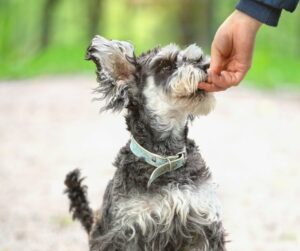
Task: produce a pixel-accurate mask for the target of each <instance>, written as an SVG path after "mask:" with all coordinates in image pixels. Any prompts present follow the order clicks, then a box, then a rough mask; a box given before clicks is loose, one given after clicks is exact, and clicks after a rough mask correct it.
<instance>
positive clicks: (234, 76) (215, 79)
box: [210, 71, 244, 89]
mask: <svg viewBox="0 0 300 251" xmlns="http://www.w3.org/2000/svg"><path fill="white" fill-rule="evenodd" d="M243 76H244V74H243V73H241V72H228V71H222V72H221V74H220V75H217V74H213V73H212V74H211V76H210V80H211V83H213V84H214V85H216V86H218V87H220V88H226V89H227V88H229V87H232V86H236V85H238V84H239V83H240V82H241V81H242V79H243Z"/></svg>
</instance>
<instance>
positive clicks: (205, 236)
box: [65, 36, 225, 251]
mask: <svg viewBox="0 0 300 251" xmlns="http://www.w3.org/2000/svg"><path fill="white" fill-rule="evenodd" d="M87 59H90V60H93V61H94V63H95V64H96V66H97V77H98V78H97V80H98V82H99V87H97V88H96V92H98V93H99V94H101V98H102V99H104V100H105V101H106V103H105V105H104V108H103V109H104V110H112V111H121V110H122V109H126V115H125V118H126V124H127V128H128V130H129V131H130V133H131V139H130V140H129V141H128V143H127V144H126V145H125V146H124V147H123V148H122V149H121V150H120V151H119V153H118V155H117V158H116V160H115V162H114V166H115V167H116V171H115V174H114V177H113V179H112V180H111V181H110V182H109V183H108V185H107V188H106V191H105V193H104V197H103V203H102V207H101V209H100V210H98V211H96V212H93V211H92V210H91V208H90V207H89V203H88V200H87V196H86V186H84V185H82V178H80V172H79V171H78V170H75V171H73V172H71V173H69V174H68V175H67V177H66V180H65V184H66V186H67V189H66V193H67V194H68V196H69V199H70V201H71V204H70V211H71V212H72V214H73V217H74V218H75V219H78V220H79V221H80V222H81V223H82V225H83V227H84V228H85V230H86V231H87V232H88V235H89V245H90V250H91V251H104V250H105V251H150V250H151V251H225V231H224V229H223V226H222V223H221V215H220V204H219V201H218V199H217V196H216V192H215V184H214V183H213V182H212V179H211V173H210V171H209V168H208V167H207V166H206V164H205V162H204V160H203V159H202V157H201V155H200V153H199V150H198V147H197V146H196V145H195V143H194V141H192V140H190V139H188V138H187V134H188V126H187V124H188V122H189V121H190V120H192V119H194V118H195V117H197V116H199V115H206V114H208V113H209V112H210V111H211V110H212V109H213V107H214V104H215V99H214V96H213V95H212V94H211V93H207V92H205V91H203V90H199V89H198V88H197V84H198V83H199V82H202V81H205V80H206V79H207V68H208V67H209V58H208V57H206V56H205V55H204V54H203V52H202V50H201V49H200V48H199V47H198V46H196V45H194V44H193V45H190V46H188V47H187V48H185V49H183V50H181V49H180V48H179V47H178V46H176V45H175V44H170V45H167V46H165V47H162V48H155V49H152V50H150V51H148V52H146V53H143V54H141V55H140V56H138V57H136V56H135V54H134V48H133V46H132V45H131V44H130V43H128V42H124V41H117V40H107V39H105V38H103V37H100V36H96V37H95V38H94V39H93V40H92V43H91V45H90V47H89V48H88V51H87Z"/></svg>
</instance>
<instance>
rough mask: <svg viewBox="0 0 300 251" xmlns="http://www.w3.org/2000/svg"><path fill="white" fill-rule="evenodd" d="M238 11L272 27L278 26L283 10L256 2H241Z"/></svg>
mask: <svg viewBox="0 0 300 251" xmlns="http://www.w3.org/2000/svg"><path fill="white" fill-rule="evenodd" d="M236 9H237V10H239V11H242V12H244V13H245V14H247V15H249V16H251V17H253V18H255V19H256V20H258V21H260V22H262V23H265V24H267V25H270V26H277V25H278V21H279V18H280V15H281V9H276V8H273V7H271V6H268V5H266V4H263V3H261V2H257V1H255V0H240V2H239V3H238V4H237V6H236Z"/></svg>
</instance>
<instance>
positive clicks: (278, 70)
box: [245, 50, 300, 89]
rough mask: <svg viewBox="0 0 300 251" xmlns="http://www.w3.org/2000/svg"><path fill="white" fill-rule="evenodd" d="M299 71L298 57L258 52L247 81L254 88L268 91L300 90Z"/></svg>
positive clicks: (299, 61) (299, 62)
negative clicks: (276, 89)
mask: <svg viewBox="0 0 300 251" xmlns="http://www.w3.org/2000/svg"><path fill="white" fill-rule="evenodd" d="M299 69H300V60H299V59H298V58H297V57H292V56H288V55H278V54H274V53H269V52H268V51H261V50H257V51H256V52H255V56H254V60H253V64H252V68H251V70H250V71H249V73H248V75H247V77H246V79H245V80H247V81H248V82H249V83H250V84H251V85H253V86H256V87H260V88H266V89H274V88H297V89H298V88H299V89H300V71H299Z"/></svg>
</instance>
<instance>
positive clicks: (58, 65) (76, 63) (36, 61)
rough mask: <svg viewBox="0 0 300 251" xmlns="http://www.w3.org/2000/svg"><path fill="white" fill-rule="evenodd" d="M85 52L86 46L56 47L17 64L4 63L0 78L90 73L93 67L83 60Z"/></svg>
mask: <svg viewBox="0 0 300 251" xmlns="http://www.w3.org/2000/svg"><path fill="white" fill-rule="evenodd" d="M85 50H86V46H78V45H77V46H56V47H50V48H48V49H47V50H45V51H43V52H41V53H39V54H37V55H35V56H31V57H27V58H25V59H23V60H19V61H17V62H4V63H2V64H0V78H6V79H10V78H14V79H16V78H17V79H19V78H30V77H34V76H39V75H44V74H46V75H54V74H69V73H85V72H92V71H94V67H93V65H92V64H90V63H88V62H87V61H85V60H84V58H85Z"/></svg>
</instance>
